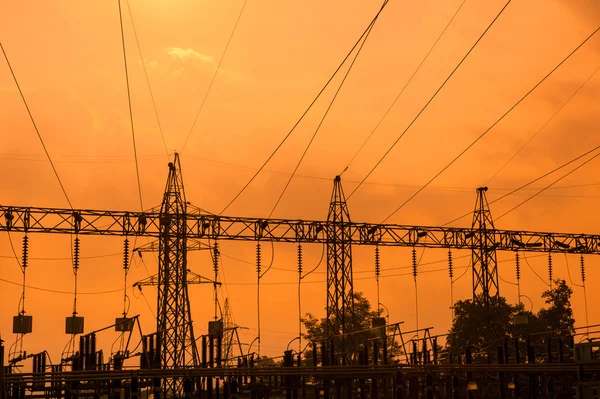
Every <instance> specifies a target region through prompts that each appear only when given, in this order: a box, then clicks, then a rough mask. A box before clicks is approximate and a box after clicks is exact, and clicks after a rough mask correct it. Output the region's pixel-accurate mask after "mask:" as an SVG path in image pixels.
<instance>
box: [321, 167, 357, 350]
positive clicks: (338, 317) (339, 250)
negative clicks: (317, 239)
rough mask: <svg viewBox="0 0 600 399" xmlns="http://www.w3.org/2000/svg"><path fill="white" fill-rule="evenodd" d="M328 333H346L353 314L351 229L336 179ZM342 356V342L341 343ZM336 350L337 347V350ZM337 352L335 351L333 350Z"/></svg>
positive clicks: (330, 238)
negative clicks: (348, 319)
mask: <svg viewBox="0 0 600 399" xmlns="http://www.w3.org/2000/svg"><path fill="white" fill-rule="evenodd" d="M327 222H328V224H327V320H328V325H327V331H326V334H327V336H328V337H333V336H336V335H339V334H345V333H348V332H350V331H347V330H348V328H349V325H348V324H347V320H346V318H347V317H348V316H349V315H352V314H353V313H354V302H353V293H354V290H353V283H352V247H351V244H350V243H351V241H352V230H351V221H350V214H349V213H348V205H347V204H346V197H345V196H344V190H343V189H342V180H341V178H340V176H336V177H335V180H334V181H333V193H332V195H331V203H330V205H329V213H328V215H327ZM340 344H341V345H342V348H339V349H340V352H342V353H344V352H345V348H344V339H342V340H340ZM336 349H337V348H336ZM336 351H337V350H336Z"/></svg>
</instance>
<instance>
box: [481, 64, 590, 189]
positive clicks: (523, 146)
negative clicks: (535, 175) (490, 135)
mask: <svg viewBox="0 0 600 399" xmlns="http://www.w3.org/2000/svg"><path fill="white" fill-rule="evenodd" d="M599 70H600V66H599V67H598V68H596V70H594V72H592V74H591V75H590V76H588V78H587V79H586V80H585V81H584V82H583V83H581V85H579V87H578V88H577V90H575V91H574V92H573V94H571V95H570V96H569V98H568V99H567V101H565V102H564V103H563V104H562V105H561V106H560V107H559V108H558V109H557V110H556V112H554V114H552V116H551V117H550V118H548V120H547V121H546V122H544V124H543V125H542V126H541V127H540V128H539V129H538V130H537V131H536V132H535V133H534V134H533V135H532V136H531V137H529V139H528V140H527V141H526V142H525V143H524V144H523V145H522V146H521V148H519V149H518V150H517V151H516V152H515V153H514V154H513V156H512V157H510V159H509V160H508V161H506V163H505V164H504V165H502V167H500V169H498V170H497V171H496V173H494V175H493V176H492V177H490V178H489V179H488V181H487V182H486V183H485V184H484V185H485V186H487V185H489V184H490V182H491V181H492V180H494V178H495V177H496V176H498V174H499V173H500V172H502V171H503V170H504V168H506V166H507V165H508V164H509V163H511V162H512V160H513V159H515V158H516V157H517V155H519V154H520V153H521V151H523V149H524V148H525V147H527V145H528V144H529V143H530V142H531V140H533V139H534V138H535V137H536V136H537V135H538V134H539V133H540V132H541V131H542V130H544V128H546V126H548V125H549V124H550V122H552V121H553V120H554V118H555V117H556V115H558V114H559V113H560V111H562V109H563V108H564V107H565V106H566V105H567V104H568V103H569V102H570V101H571V100H572V99H573V97H575V96H576V95H577V94H578V93H579V91H581V89H583V86H585V85H586V84H587V83H588V82H589V81H590V80H591V79H592V78H593V77H594V76H595V75H596V73H597V72H598V71H599Z"/></svg>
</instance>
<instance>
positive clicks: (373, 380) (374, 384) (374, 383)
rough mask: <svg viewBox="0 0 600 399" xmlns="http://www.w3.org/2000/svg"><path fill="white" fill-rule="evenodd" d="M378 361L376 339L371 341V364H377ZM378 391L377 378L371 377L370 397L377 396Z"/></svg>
mask: <svg viewBox="0 0 600 399" xmlns="http://www.w3.org/2000/svg"><path fill="white" fill-rule="evenodd" d="M378 362H379V348H378V347H377V341H375V340H374V341H373V366H377V363H378ZM378 396H379V393H378V392H377V378H376V377H374V376H373V377H372V378H371V398H377V397H378Z"/></svg>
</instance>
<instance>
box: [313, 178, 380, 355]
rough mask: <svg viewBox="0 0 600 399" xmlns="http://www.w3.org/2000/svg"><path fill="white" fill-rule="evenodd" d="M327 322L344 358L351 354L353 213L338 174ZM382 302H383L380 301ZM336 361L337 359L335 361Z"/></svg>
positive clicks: (329, 219)
mask: <svg viewBox="0 0 600 399" xmlns="http://www.w3.org/2000/svg"><path fill="white" fill-rule="evenodd" d="M327 222H328V223H327V228H326V234H327V305H326V310H327V321H328V322H327V325H326V327H325V334H326V336H327V337H328V338H333V337H335V336H340V337H339V339H338V344H339V348H338V352H339V353H341V358H342V362H343V361H344V360H345V359H346V357H347V355H348V354H347V352H346V351H347V349H348V348H346V337H345V335H344V334H345V333H348V332H352V331H348V328H349V327H350V326H349V323H346V318H347V317H349V316H350V315H352V314H353V313H354V300H353V297H354V291H353V278H352V247H351V244H350V243H351V236H352V231H351V229H350V225H349V222H350V214H349V212H348V205H347V204H346V197H345V195H344V190H343V189H342V180H341V178H340V176H336V177H335V179H334V182H333V193H332V194H331V201H330V205H329V212H328V214H327ZM378 306H379V305H378ZM331 364H332V365H334V364H335V363H334V362H331Z"/></svg>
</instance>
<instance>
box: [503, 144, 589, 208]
mask: <svg viewBox="0 0 600 399" xmlns="http://www.w3.org/2000/svg"><path fill="white" fill-rule="evenodd" d="M598 155H600V152H599V153H597V154H596V155H594V156H593V157H591V158H589V159H587V160H586V161H585V162H583V163H581V164H579V165H578V166H576V167H575V168H574V169H572V170H570V171H569V172H567V173H566V174H564V175H562V176H561V177H559V178H558V179H556V180H554V181H553V182H552V183H550V184H549V185H547V186H546V187H544V188H542V189H541V190H539V191H538V192H537V193H535V194H533V195H532V196H530V197H528V198H527V199H526V200H524V201H522V202H520V203H518V204H517V205H515V206H514V207H512V208H510V209H509V210H508V211H506V212H504V213H503V214H502V215H500V216H498V217H497V218H496V219H495V220H499V219H502V218H503V217H504V216H506V215H508V214H509V213H511V212H512V211H514V210H515V209H517V208H519V207H520V206H521V205H524V204H526V203H527V202H529V201H531V200H532V199H534V198H535V197H536V196H537V195H538V194H540V193H543V192H544V191H546V190H547V189H548V188H550V187H552V186H553V185H554V184H556V183H558V182H559V181H561V180H562V179H564V178H566V177H567V176H569V175H571V174H572V173H574V172H576V171H577V170H578V169H579V168H581V167H583V166H585V165H586V164H588V163H589V162H591V161H593V160H594V159H596V158H597V157H598Z"/></svg>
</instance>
